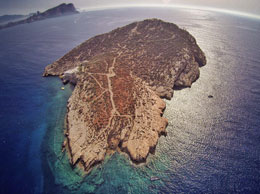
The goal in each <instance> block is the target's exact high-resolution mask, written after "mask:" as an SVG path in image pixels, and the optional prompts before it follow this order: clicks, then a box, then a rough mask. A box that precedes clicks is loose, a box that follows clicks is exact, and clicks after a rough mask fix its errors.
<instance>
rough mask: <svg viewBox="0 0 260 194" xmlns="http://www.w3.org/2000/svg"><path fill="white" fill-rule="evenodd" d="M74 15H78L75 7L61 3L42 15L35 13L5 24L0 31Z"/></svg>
mask: <svg viewBox="0 0 260 194" xmlns="http://www.w3.org/2000/svg"><path fill="white" fill-rule="evenodd" d="M75 13H79V12H78V11H77V10H76V9H75V7H74V5H73V4H72V3H68V4H66V3H62V4H60V5H58V6H56V7H53V8H50V9H48V10H46V11H44V12H42V13H40V12H39V11H37V13H35V14H32V15H31V16H29V17H28V18H26V19H23V20H19V21H15V22H9V23H7V24H4V25H1V26H0V30H1V29H4V28H9V27H13V26H16V25H20V24H27V23H32V22H35V21H40V20H44V19H48V18H53V17H58V16H64V15H68V14H75Z"/></svg>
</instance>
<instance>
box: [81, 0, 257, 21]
mask: <svg viewBox="0 0 260 194" xmlns="http://www.w3.org/2000/svg"><path fill="white" fill-rule="evenodd" d="M135 7H136V8H138V7H152V8H156V7H159V8H181V9H195V10H202V11H213V12H219V13H226V14H230V15H236V16H241V17H246V18H252V19H258V20H260V15H257V14H252V13H248V12H241V11H235V10H228V9H221V8H213V7H206V6H193V5H180V4H176V5H169V4H164V5H162V4H135V5H131V4H129V5H127V4H126V5H115V6H98V7H90V8H85V7H83V8H79V10H82V11H99V10H106V9H117V8H135Z"/></svg>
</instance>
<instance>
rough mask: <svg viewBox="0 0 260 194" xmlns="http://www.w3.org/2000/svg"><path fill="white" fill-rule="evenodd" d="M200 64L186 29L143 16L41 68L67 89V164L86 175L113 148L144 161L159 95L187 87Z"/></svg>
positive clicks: (155, 131)
mask: <svg viewBox="0 0 260 194" xmlns="http://www.w3.org/2000/svg"><path fill="white" fill-rule="evenodd" d="M205 64H206V58H205V55H204V53H203V52H202V51H201V49H200V48H199V46H198V45H197V43H196V40H195V39H194V38H193V37H192V36H191V35H190V34H189V33H188V32H187V31H185V30H182V29H180V28H179V27H178V26H177V25H175V24H172V23H167V22H164V21H161V20H158V19H150V20H144V21H141V22H135V23H132V24H129V25H127V26H124V27H121V28H117V29H115V30H113V31H111V32H109V33H106V34H102V35H98V36H95V37H93V38H91V39H89V40H87V41H85V42H84V43H82V44H81V45H79V46H77V47H76V48H74V49H72V50H71V51H70V52H69V53H67V54H66V55H64V56H63V57H61V58H60V59H58V60H57V61H55V62H54V63H53V64H50V65H48V66H47V67H46V68H45V71H44V74H43V75H44V76H50V75H51V76H60V77H61V78H62V79H63V81H64V83H67V82H70V81H71V82H72V83H73V84H75V89H74V91H73V93H72V96H71V97H70V99H69V102H68V105H67V110H68V112H67V116H66V117H67V118H66V121H67V129H66V131H65V136H66V138H65V142H64V144H63V147H66V148H67V150H68V153H69V155H70V160H71V163H72V164H73V165H76V164H79V165H80V166H82V167H83V168H84V169H85V170H86V171H89V170H90V169H91V168H92V167H93V166H94V165H95V164H97V163H100V162H102V161H103V160H104V157H105V156H106V155H107V154H108V153H113V151H116V150H118V151H119V150H120V151H123V152H126V153H127V154H128V155H129V156H130V158H131V160H132V161H134V162H136V163H140V162H144V161H146V158H147V156H148V154H149V153H150V152H153V151H154V149H155V147H156V144H157V142H158V138H159V137H160V135H162V134H166V130H165V128H166V126H167V119H165V118H163V117H162V115H163V110H164V109H165V102H164V101H163V100H162V99H161V98H167V99H171V97H172V95H173V88H174V87H176V86H178V87H180V86H181V87H187V86H188V87H190V86H191V84H192V82H194V81H195V80H196V79H197V78H198V77H199V67H200V66H203V65H205ZM111 151H112V152H111Z"/></svg>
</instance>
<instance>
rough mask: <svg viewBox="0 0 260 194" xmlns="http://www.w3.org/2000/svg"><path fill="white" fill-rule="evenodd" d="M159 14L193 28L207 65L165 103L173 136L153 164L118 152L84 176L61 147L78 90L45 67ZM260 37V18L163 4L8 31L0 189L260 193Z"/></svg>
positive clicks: (0, 116) (1, 58)
mask: <svg viewBox="0 0 260 194" xmlns="http://www.w3.org/2000/svg"><path fill="white" fill-rule="evenodd" d="M154 17H158V18H161V19H163V20H166V21H170V22H174V23H176V24H178V25H179V26H180V27H182V28H186V29H187V30H188V31H189V32H190V33H191V34H192V35H193V36H194V37H195V38H196V39H197V42H198V44H199V45H200V47H201V48H202V50H203V51H204V52H205V54H206V57H207V60H208V64H207V65H206V66H205V67H203V68H201V75H200V78H199V80H198V81H196V82H195V83H194V84H193V86H192V87H191V88H187V89H183V90H180V91H176V92H175V95H174V98H173V99H172V100H171V101H167V102H166V103H167V108H166V111H165V117H167V118H168V119H169V126H168V128H167V131H168V135H167V137H161V138H160V141H159V144H158V146H157V149H156V153H155V154H154V155H151V156H150V157H149V158H148V163H147V164H146V165H141V166H134V165H132V164H131V162H130V161H129V159H128V158H127V157H125V156H124V155H120V154H115V155H114V156H112V157H110V158H107V159H106V160H105V162H104V164H103V165H101V166H98V167H97V168H95V169H94V170H93V171H92V172H91V174H90V175H88V176H84V175H83V174H82V172H81V171H80V170H79V169H72V168H71V167H70V165H69V163H68V160H67V157H66V153H61V149H60V148H61V142H62V141H63V135H62V133H63V128H64V116H65V113H66V101H67V99H68V98H69V96H70V94H71V92H72V90H73V88H72V87H70V86H69V85H67V86H66V88H65V91H62V90H60V87H61V86H62V83H61V82H60V80H59V79H57V78H54V77H51V78H43V77H42V76H41V75H42V72H43V69H44V67H45V66H46V65H47V64H49V63H51V62H53V61H54V60H56V59H58V58H59V57H61V56H62V55H64V54H65V53H66V52H68V51H69V50H70V49H72V48H73V47H75V46H76V45H78V44H80V43H81V42H83V41H84V40H86V39H88V38H90V37H92V36H94V35H97V34H100V33H104V32H108V31H110V30H112V29H114V28H115V27H119V26H123V25H125V24H128V23H130V22H132V21H137V20H141V19H145V18H154ZM259 35H260V21H259V20H254V19H247V18H242V17H237V16H230V15H224V14H219V13H218V14H217V13H213V12H207V11H196V10H185V9H184V10H177V9H162V8H160V9H155V8H149V9H145V8H131V9H117V10H106V11H92V12H86V13H81V14H78V15H73V16H66V17H62V18H55V19H49V20H45V21H40V22H35V23H32V24H26V25H20V26H16V27H13V28H9V29H5V30H2V31H0V68H1V71H0V110H1V111H0V154H1V157H0V193H43V192H44V193H87V192H89V193H259V192H260V119H259V118H260V46H259V45H260V36H259ZM208 95H213V98H212V99H209V98H208ZM151 176H157V177H158V178H160V180H158V181H154V182H153V181H150V177H151Z"/></svg>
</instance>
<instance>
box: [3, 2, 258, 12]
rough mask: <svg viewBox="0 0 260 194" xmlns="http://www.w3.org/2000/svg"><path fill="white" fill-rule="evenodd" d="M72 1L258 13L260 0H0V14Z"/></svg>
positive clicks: (84, 5) (90, 4)
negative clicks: (193, 7) (183, 6)
mask: <svg viewBox="0 0 260 194" xmlns="http://www.w3.org/2000/svg"><path fill="white" fill-rule="evenodd" d="M63 2H65V3H67V2H72V3H74V5H75V6H76V8H93V7H105V6H119V5H138V4H148V5H149V4H162V5H176V4H178V5H188V6H204V7H212V8H218V9H219V8H221V9H228V10H234V11H240V12H247V13H251V14H256V15H260V0H74V1H73V0H0V15H3V14H14V13H22V14H26V13H31V12H35V11H37V10H39V11H43V10H46V9H47V8H51V7H53V6H55V5H58V4H60V3H63Z"/></svg>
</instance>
